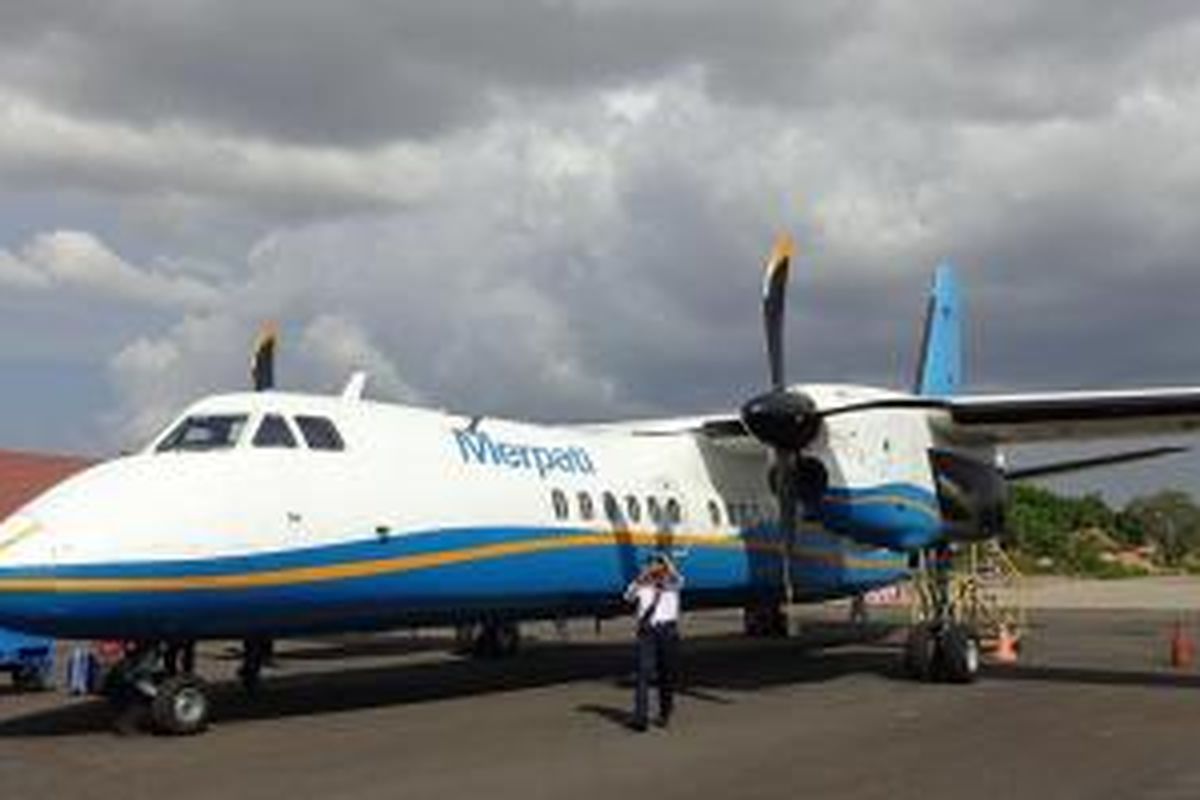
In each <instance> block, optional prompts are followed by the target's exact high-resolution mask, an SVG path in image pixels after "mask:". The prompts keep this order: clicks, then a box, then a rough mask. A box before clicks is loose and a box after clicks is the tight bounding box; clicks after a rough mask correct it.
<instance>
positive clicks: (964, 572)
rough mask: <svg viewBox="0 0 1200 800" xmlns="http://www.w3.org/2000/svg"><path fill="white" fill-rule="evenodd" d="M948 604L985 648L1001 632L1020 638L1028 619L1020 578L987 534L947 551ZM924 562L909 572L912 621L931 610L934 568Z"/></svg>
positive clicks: (921, 619)
mask: <svg viewBox="0 0 1200 800" xmlns="http://www.w3.org/2000/svg"><path fill="white" fill-rule="evenodd" d="M951 558H952V562H951V567H950V569H951V575H950V591H951V593H952V597H953V602H952V604H951V607H952V608H953V609H954V615H955V617H956V619H957V621H958V622H961V623H963V624H965V625H968V626H970V627H971V628H972V629H973V630H974V631H975V632H976V634H977V635H978V636H979V639H980V643H981V644H982V645H983V646H984V647H985V648H988V649H990V648H992V647H995V645H996V644H997V643H998V642H999V641H1000V638H1001V635H1002V633H1003V632H1007V634H1008V636H1009V637H1010V638H1011V639H1012V640H1016V641H1019V640H1020V637H1021V634H1022V633H1023V632H1024V631H1025V627H1026V623H1027V613H1026V598H1025V588H1024V585H1023V583H1024V581H1023V576H1022V574H1021V571H1020V570H1019V569H1018V568H1017V565H1016V564H1015V563H1014V562H1013V560H1012V558H1010V557H1009V555H1008V553H1006V552H1004V548H1002V547H1001V546H1000V542H999V541H998V540H996V539H989V540H987V541H983V542H972V543H969V544H963V545H960V546H959V547H958V548H957V550H956V551H955V552H954V554H953V555H952V556H951ZM927 567H928V565H925V564H923V565H922V568H921V569H918V570H916V571H915V573H914V578H913V583H912V605H911V613H912V618H913V622H914V623H917V622H924V621H928V620H929V619H930V618H931V616H932V609H933V608H934V601H935V594H934V592H936V590H937V588H936V585H935V581H934V578H933V571H932V570H931V569H929V568H927Z"/></svg>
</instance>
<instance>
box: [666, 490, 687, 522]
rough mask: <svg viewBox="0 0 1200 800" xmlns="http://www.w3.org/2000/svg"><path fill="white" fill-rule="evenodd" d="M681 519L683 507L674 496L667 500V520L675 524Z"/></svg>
mask: <svg viewBox="0 0 1200 800" xmlns="http://www.w3.org/2000/svg"><path fill="white" fill-rule="evenodd" d="M682 521H683V509H682V508H681V507H680V505H679V501H678V500H676V499H675V498H674V497H672V498H670V499H668V500H667V522H669V523H671V524H672V525H676V524H678V523H679V522H682Z"/></svg>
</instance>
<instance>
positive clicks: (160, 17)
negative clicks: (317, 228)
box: [0, 0, 1192, 146]
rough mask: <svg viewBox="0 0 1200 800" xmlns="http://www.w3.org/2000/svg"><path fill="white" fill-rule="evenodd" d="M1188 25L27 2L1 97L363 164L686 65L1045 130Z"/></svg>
mask: <svg viewBox="0 0 1200 800" xmlns="http://www.w3.org/2000/svg"><path fill="white" fill-rule="evenodd" d="M1191 11H1192V8H1191V5H1190V4H1189V3H1185V2H1158V3H1149V4H1141V3H1139V4H1136V5H1135V4H1127V3H1124V4H1123V3H1100V4H1097V3H1094V2H1083V0H1076V1H1075V2H1068V3H1062V4H1053V5H1051V6H1047V5H1046V4H1044V3H1034V2H1015V3H1004V4H995V3H983V2H979V3H968V4H965V5H964V4H962V3H954V4H949V3H922V4H909V3H892V2H875V3H866V4H857V5H854V6H853V7H852V6H849V5H828V6H827V5H823V4H811V3H803V4H799V3H796V4H788V3H771V2H754V3H727V2H705V3H624V2H616V3H606V2H597V3H586V2H580V3H572V2H547V1H546V0H517V1H515V2H505V3H497V2H491V1H490V0H474V1H471V2H444V3H413V4H400V3H394V2H360V3H326V2H299V1H297V2H282V1H280V0H274V1H272V2H258V3H207V2H204V3H202V2H172V3H150V2H114V3H107V4H103V5H99V6H97V5H94V4H75V3H43V2H30V1H26V2H13V3H6V4H4V8H3V9H2V10H0V41H2V42H3V43H4V45H5V50H6V53H5V55H4V56H2V57H0V77H2V78H4V79H6V80H7V81H9V82H12V83H14V84H17V85H20V86H21V87H22V88H23V89H24V90H26V91H30V92H33V93H35V94H36V95H37V96H38V97H39V98H41V99H42V100H44V101H45V102H47V103H50V104H51V105H54V106H57V107H63V108H66V109H70V110H73V111H74V112H76V113H79V114H84V115H88V116H92V117H98V118H101V119H110V120H121V121H124V122H136V123H138V124H142V125H149V124H169V123H184V124H188V125H197V126H200V127H203V128H209V129H217V130H224V131H231V132H234V133H238V134H244V135H249V136H263V137H268V138H270V139H273V140H277V141H291V142H303V143H328V144H337V145H358V146H361V145H371V144H379V143H381V142H386V141H392V140H396V139H407V138H414V137H415V138H428V137H432V136H435V135H437V134H439V133H443V132H445V131H447V130H450V129H453V128H455V127H459V126H465V125H472V124H478V123H480V122H481V121H482V120H484V119H486V118H487V117H488V116H489V115H491V114H494V113H496V111H497V107H496V106H495V103H494V101H495V100H496V98H497V97H498V96H503V95H511V94H514V93H517V94H519V93H522V92H532V93H542V92H549V93H555V94H566V93H570V92H578V91H583V90H588V89H592V88H596V87H602V86H619V85H624V84H627V83H631V82H636V81H640V80H645V79H648V78H653V77H655V76H659V75H662V74H664V73H669V72H671V71H673V70H678V69H682V68H686V67H689V66H695V67H698V68H700V69H701V70H702V71H703V72H704V74H705V76H706V78H707V80H708V82H709V85H710V87H711V90H712V92H713V94H714V96H716V97H718V98H720V99H721V100H723V101H726V102H731V103H734V104H738V103H772V104H782V105H786V106H789V107H792V108H795V107H797V106H809V107H826V106H837V105H864V104H875V105H881V106H884V107H888V108H893V109H896V110H898V111H902V112H903V113H906V114H920V115H929V114H931V113H937V114H939V115H943V116H947V117H955V118H962V117H964V116H978V117H982V118H1007V117H1012V116H1016V117H1025V118H1028V117H1035V116H1040V115H1046V114H1061V113H1072V112H1073V113H1088V112H1090V111H1094V110H1097V109H1103V108H1105V107H1107V106H1108V105H1109V104H1111V102H1112V100H1113V98H1114V96H1115V91H1116V89H1117V84H1116V83H1115V82H1114V81H1110V80H1106V79H1105V77H1104V76H1105V75H1112V74H1113V73H1114V71H1117V72H1119V71H1120V70H1121V69H1122V65H1124V64H1127V63H1130V62H1132V61H1136V59H1137V58H1138V57H1139V56H1140V55H1141V54H1142V53H1143V51H1144V49H1145V48H1146V47H1148V46H1150V45H1151V44H1152V43H1154V42H1157V41H1158V40H1159V39H1161V38H1163V37H1166V36H1169V35H1170V34H1171V32H1172V31H1173V30H1175V29H1176V27H1177V26H1178V24H1179V23H1180V22H1186V21H1187V20H1188V15H1189V14H1190V13H1191ZM1081 21H1082V22H1083V24H1081ZM1168 66H1169V64H1168V65H1164V69H1165V68H1167V67H1168Z"/></svg>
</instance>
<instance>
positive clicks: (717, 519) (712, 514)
mask: <svg viewBox="0 0 1200 800" xmlns="http://www.w3.org/2000/svg"><path fill="white" fill-rule="evenodd" d="M708 518H709V520H710V521H711V522H712V524H713V525H714V526H717V527H720V525H721V507H720V506H719V505H717V501H716V500H709V501H708Z"/></svg>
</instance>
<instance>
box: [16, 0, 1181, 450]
mask: <svg viewBox="0 0 1200 800" xmlns="http://www.w3.org/2000/svg"><path fill="white" fill-rule="evenodd" d="M1193 17H1194V12H1193V11H1192V9H1191V4H1190V3H1183V2H1175V0H1166V1H1165V2H1161V3H1154V4H1151V5H1149V6H1147V5H1144V4H1143V5H1142V6H1138V7H1134V6H1129V7H1128V8H1126V7H1124V6H1119V5H1117V4H1101V5H1100V6H1097V5H1096V4H1094V3H1091V2H1084V0H1068V2H1065V3H1060V4H1055V5H1054V7H1053V8H1051V7H1047V6H1046V5H1045V4H1044V3H1033V2H1032V0H1017V1H1016V2H1012V3H1006V4H1003V5H997V4H995V3H991V4H987V3H983V2H979V3H974V2H972V3H967V4H962V3H950V2H933V3H927V4H922V6H921V7H920V8H916V7H913V6H911V5H910V4H905V3H900V2H893V1H892V0H873V1H872V2H866V3H860V4H855V5H852V6H849V5H845V4H834V3H807V4H795V3H786V2H766V1H765V0H764V1H763V2H751V3H740V4H736V5H734V4H729V3H726V2H717V0H713V1H712V2H699V3H695V2H673V1H671V2H659V3H654V4H650V5H647V4H645V3H635V2H626V1H625V0H595V1H589V2H584V1H583V0H578V1H577V0H558V1H557V2H550V3H546V2H540V1H539V2H534V1H533V0H529V1H528V2H525V1H524V0H519V1H518V2H515V3H505V4H502V5H499V4H495V3H483V2H479V3H470V2H459V3H440V4H436V5H430V4H405V3H373V2H365V3H361V4H351V5H350V6H347V5H345V4H343V5H341V6H338V7H337V8H334V7H332V6H329V5H328V4H315V3H308V2H289V3H287V4H278V3H272V2H267V3H263V4H253V5H245V4H243V5H242V6H230V5H228V4H226V5H222V6H214V5H213V4H210V3H199V2H179V3H172V4H170V5H169V6H164V5H162V4H156V5H154V6H153V9H150V7H149V6H145V5H141V4H139V3H133V2H128V3H117V4H113V5H110V6H106V7H105V9H103V10H100V11H96V10H89V11H88V12H87V13H86V14H84V13H82V12H81V11H80V10H79V9H78V8H77V7H76V6H74V5H72V4H69V3H55V2H39V3H32V2H29V3H23V2H17V3H6V4H4V6H3V7H2V8H0V40H3V42H4V45H5V46H4V47H2V48H0V176H2V177H3V178H4V181H5V186H6V190H5V191H6V194H5V202H6V204H11V205H13V206H14V207H15V208H17V209H18V213H17V214H15V215H6V217H5V219H4V220H0V242H6V243H8V244H7V246H8V247H9V249H8V250H7V251H2V250H0V285H3V286H4V287H5V292H4V296H0V306H2V307H3V308H4V309H5V312H6V318H5V320H3V321H0V334H3V335H0V359H4V358H15V357H18V356H21V355H24V354H21V353H16V352H15V350H16V348H17V345H16V344H14V342H17V341H18V337H17V335H16V334H17V332H19V331H23V330H28V329H30V328H31V327H33V326H36V325H37V324H38V322H39V320H41V319H44V318H45V317H46V316H47V315H50V314H57V315H58V316H60V317H62V318H63V319H62V322H61V324H62V325H63V326H68V325H72V324H78V323H76V322H74V320H75V319H76V317H77V316H79V315H80V314H82V315H84V316H86V318H87V319H88V325H87V326H86V327H84V328H82V329H73V328H72V329H70V330H69V335H68V333H63V332H61V331H58V330H57V329H56V330H52V331H47V332H46V333H45V335H44V336H40V337H37V338H36V340H34V341H30V342H28V343H27V344H26V343H24V342H21V343H20V347H22V348H26V347H28V348H32V347H46V348H47V349H49V346H48V345H46V344H45V340H46V339H48V338H50V337H53V336H57V337H58V338H57V340H56V341H55V346H54V348H53V353H54V354H55V355H56V357H60V358H62V359H64V360H66V359H69V358H74V359H76V360H78V361H81V362H86V363H88V364H94V365H100V367H99V368H101V369H106V370H107V372H108V374H109V376H110V378H111V380H112V383H113V385H114V391H115V393H116V398H115V400H114V402H113V403H112V408H111V409H110V411H111V413H110V415H109V416H108V417H106V420H107V421H108V422H110V423H112V424H111V426H110V427H112V428H115V429H118V430H120V431H122V432H123V433H122V435H124V436H130V435H133V434H134V432H135V431H136V432H137V433H138V435H144V434H145V432H146V431H148V430H150V429H152V428H154V427H156V426H157V425H159V424H161V423H162V421H163V420H164V418H165V417H169V416H170V415H171V414H172V413H174V412H175V411H176V410H177V409H178V408H179V407H181V406H182V405H183V404H184V403H186V402H188V401H189V400H191V399H193V398H194V397H196V396H198V395H200V394H204V393H207V392H211V391H218V390H224V389H228V388H239V387H241V386H243V385H244V384H245V381H246V376H245V362H246V351H247V348H248V345H249V341H250V340H251V338H252V337H253V333H254V331H255V330H256V329H257V326H258V324H259V323H260V321H261V320H262V319H265V318H274V319H279V320H280V322H281V323H282V325H283V328H284V342H283V349H282V351H281V363H280V377H281V381H282V382H283V383H284V384H285V385H287V386H290V387H294V388H313V389H321V390H329V389H335V388H336V387H338V386H340V385H341V383H342V382H343V381H344V380H345V377H346V374H347V373H348V372H349V371H350V370H351V369H353V368H358V367H361V366H363V365H366V366H367V368H368V369H370V371H372V372H373V373H375V375H376V379H375V382H374V384H373V386H374V389H375V391H376V392H378V393H379V394H382V395H388V396H392V397H395V398H397V399H405V398H414V397H416V398H419V399H420V400H421V401H422V402H427V403H430V404H433V405H438V406H447V407H451V408H455V409H460V410H464V411H469V412H482V413H489V414H501V415H509V416H520V417H532V418H539V419H547V420H566V419H584V418H611V417H615V416H623V415H637V414H665V413H673V412H692V411H704V410H712V409H728V408H734V407H736V406H737V404H738V403H739V402H740V401H741V400H743V399H744V398H745V397H746V396H747V395H748V394H750V393H752V392H754V391H756V390H758V389H760V388H761V387H762V384H763V382H764V380H765V378H764V372H765V365H764V364H763V357H762V352H761V351H762V343H761V330H760V321H759V319H758V302H759V301H758V289H759V286H758V282H759V268H760V266H761V259H762V258H763V256H764V255H765V252H766V250H767V248H768V247H769V243H770V240H771V238H772V236H773V235H774V234H775V233H776V232H777V231H779V230H781V229H789V230H791V231H792V232H793V233H795V234H796V235H797V238H798V240H799V252H800V255H799V258H798V260H797V264H796V268H795V270H794V273H793V276H794V277H793V280H794V283H793V290H792V298H791V300H790V302H789V313H790V315H791V316H790V319H789V323H788V324H789V327H788V362H789V368H790V374H791V376H792V377H793V378H794V379H795V380H797V381H802V380H853V381H862V382H870V383H883V384H891V385H901V386H903V385H906V384H907V383H908V378H909V373H911V371H912V368H913V361H914V356H913V350H914V348H915V345H916V340H917V338H918V330H917V326H918V322H917V319H918V316H919V313H920V311H921V308H922V305H923V291H924V284H925V281H926V278H927V274H928V272H929V271H930V269H931V268H932V265H933V264H934V263H936V262H937V261H938V260H940V259H942V258H944V257H952V258H953V259H954V260H956V261H957V262H958V263H959V265H960V267H961V270H962V273H963V278H964V282H965V284H966V286H967V289H968V294H969V298H970V309H971V319H972V322H971V330H972V337H971V341H972V346H971V354H972V365H971V369H970V374H971V376H972V377H973V380H974V385H975V386H976V387H985V388H994V387H1006V388H1028V387H1046V388H1059V387H1062V388H1070V387H1074V386H1078V387H1087V386H1105V385H1121V384H1140V383H1190V382H1194V381H1195V376H1196V372H1197V369H1196V363H1195V356H1194V353H1192V349H1193V348H1191V345H1190V340H1189V339H1188V338H1187V337H1186V336H1181V335H1178V334H1177V333H1176V331H1178V330H1188V329H1189V326H1190V325H1191V320H1192V317H1193V316H1194V312H1193V309H1192V308H1191V305H1192V302H1191V298H1194V297H1195V296H1196V292H1197V289H1198V288H1200V285H1198V283H1197V276H1196V271H1195V268H1194V254H1195V253H1196V252H1200V232H1198V231H1197V230H1196V227H1195V225H1194V220H1193V219H1192V217H1193V216H1194V215H1193V214H1192V213H1191V209H1192V208H1195V207H1196V203H1197V202H1198V201H1200V145H1198V144H1197V142H1200V135H1198V134H1200V130H1198V128H1200V113H1197V111H1196V109H1197V108H1200V103H1198V102H1197V101H1200V88H1198V87H1197V84H1196V82H1195V74H1196V63H1197V58H1196V56H1195V53H1197V52H1200V25H1198V24H1197V22H1196V21H1195V20H1194V19H1193ZM64 208H69V209H71V211H70V214H71V219H70V220H69V224H68V223H67V222H63V221H61V220H60V219H59V216H61V215H63V214H64V213H65V212H64V211H63V209H64ZM5 226H7V227H5ZM66 229H70V230H75V231H78V233H75V234H72V235H70V236H66V237H65V238H64V236H63V234H60V233H54V232H55V231H61V230H66ZM83 231H86V232H87V233H82V232H83ZM39 232H41V233H39ZM13 243H15V244H13ZM63 308H66V309H69V311H70V312H71V313H63V312H62V309H63Z"/></svg>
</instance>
